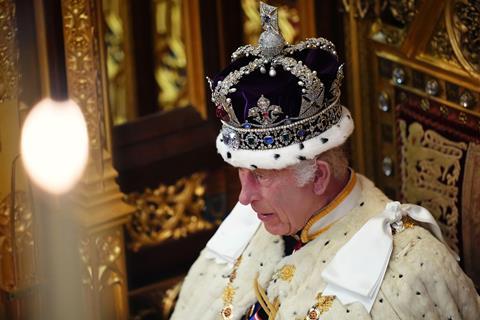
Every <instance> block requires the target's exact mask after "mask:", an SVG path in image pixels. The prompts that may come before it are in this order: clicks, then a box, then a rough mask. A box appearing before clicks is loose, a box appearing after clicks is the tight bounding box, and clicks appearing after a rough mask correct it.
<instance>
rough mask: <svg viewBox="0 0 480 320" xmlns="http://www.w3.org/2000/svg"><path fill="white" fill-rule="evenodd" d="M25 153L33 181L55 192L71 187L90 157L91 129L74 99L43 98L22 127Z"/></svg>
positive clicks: (25, 160)
mask: <svg viewBox="0 0 480 320" xmlns="http://www.w3.org/2000/svg"><path fill="white" fill-rule="evenodd" d="M21 153H22V160H23V165H24V167H25V170H26V171H27V173H28V175H29V176H30V178H31V179H32V181H33V182H34V183H35V184H36V185H38V186H39V187H41V188H42V189H45V190H46V191H48V192H50V193H54V194H62V193H65V192H68V191H69V190H71V189H72V188H73V187H74V186H75V184H76V183H77V182H78V181H79V180H80V178H81V177H82V174H83V171H84V170H85V167H86V164H87V161H88V131H87V125H86V122H85V118H84V117H83V114H82V111H81V110H80V108H79V106H78V105H77V104H76V103H75V102H73V101H72V100H67V101H53V100H51V99H44V100H42V101H40V102H39V103H38V104H37V105H36V106H35V107H34V108H33V109H32V110H31V111H30V113H29V114H28V116H27V118H26V119H25V123H24V125H23V128H22V138H21Z"/></svg>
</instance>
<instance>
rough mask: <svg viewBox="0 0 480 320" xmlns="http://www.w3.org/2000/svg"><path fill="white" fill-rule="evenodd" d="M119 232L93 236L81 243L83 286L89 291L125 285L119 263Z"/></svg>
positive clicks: (120, 252) (120, 237) (120, 245)
mask: <svg viewBox="0 0 480 320" xmlns="http://www.w3.org/2000/svg"><path fill="white" fill-rule="evenodd" d="M120 232H121V230H120V229H117V230H115V231H114V232H113V233H107V234H102V235H94V236H90V237H86V238H85V239H83V240H82V241H81V243H80V249H79V250H80V257H81V259H82V261H83V263H84V264H85V268H86V272H85V274H84V278H83V284H84V285H86V286H87V287H88V288H89V289H90V290H95V291H98V292H100V291H102V290H104V289H105V288H108V287H112V286H114V285H120V286H124V285H125V283H124V277H125V275H124V274H123V271H122V268H121V261H119V260H120V257H121V256H122V254H123V247H122V235H121V233H120ZM119 263H120V264H119Z"/></svg>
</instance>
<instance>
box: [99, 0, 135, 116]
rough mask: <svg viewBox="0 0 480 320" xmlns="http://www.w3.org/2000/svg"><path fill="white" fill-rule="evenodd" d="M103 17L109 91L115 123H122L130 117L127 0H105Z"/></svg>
mask: <svg viewBox="0 0 480 320" xmlns="http://www.w3.org/2000/svg"><path fill="white" fill-rule="evenodd" d="M102 3H103V17H104V20H105V44H106V47H107V56H106V59H107V76H108V93H109V98H110V106H111V111H112V120H113V123H114V124H121V123H124V122H126V121H127V120H128V118H129V114H128V113H129V112H128V109H129V104H131V103H132V101H131V99H130V97H128V95H129V94H130V92H129V91H130V90H131V88H130V87H129V86H128V84H129V82H130V81H131V80H129V76H130V77H131V76H132V75H129V74H128V70H127V66H126V58H127V57H126V54H129V53H128V51H127V50H126V48H125V46H126V36H127V30H125V28H126V27H128V26H127V25H126V23H125V20H124V18H125V17H124V10H126V8H125V6H126V2H125V1H124V0H103V2H102Z"/></svg>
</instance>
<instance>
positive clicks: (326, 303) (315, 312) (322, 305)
mask: <svg viewBox="0 0 480 320" xmlns="http://www.w3.org/2000/svg"><path fill="white" fill-rule="evenodd" d="M316 299H317V303H316V304H315V305H313V306H312V307H311V308H310V309H309V310H308V312H307V315H306V316H305V320H318V319H320V316H321V315H322V314H324V313H325V312H327V311H328V310H330V308H331V307H332V305H333V301H334V300H335V296H322V294H321V293H319V294H318V295H317V298H316Z"/></svg>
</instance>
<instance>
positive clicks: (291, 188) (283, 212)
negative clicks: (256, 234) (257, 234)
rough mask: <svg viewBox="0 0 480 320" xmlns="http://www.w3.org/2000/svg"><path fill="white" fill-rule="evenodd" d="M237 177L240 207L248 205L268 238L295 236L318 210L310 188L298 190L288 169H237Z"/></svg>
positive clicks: (309, 186)
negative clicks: (269, 234) (272, 235)
mask: <svg viewBox="0 0 480 320" xmlns="http://www.w3.org/2000/svg"><path fill="white" fill-rule="evenodd" d="M238 173H239V177H240V183H241V185H242V191H241V192H240V195H239V201H240V203H242V204H243V205H248V204H251V206H252V208H253V210H255V212H256V213H257V215H258V218H259V219H260V220H261V221H262V222H263V223H264V224H265V228H266V229H267V231H268V232H270V233H271V234H275V235H290V234H295V233H296V232H298V231H299V230H301V229H302V228H303V227H304V226H305V224H306V223H307V221H308V219H309V218H310V217H311V216H312V215H313V214H314V213H315V211H316V210H318V209H319V208H317V207H316V206H317V205H318V202H317V201H318V200H317V196H316V195H315V194H314V191H313V184H312V183H307V184H306V185H305V186H303V187H299V186H298V184H297V181H296V179H295V174H294V172H293V170H291V169H288V168H287V169H282V170H262V169H257V170H254V171H252V170H248V169H239V170H238Z"/></svg>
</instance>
